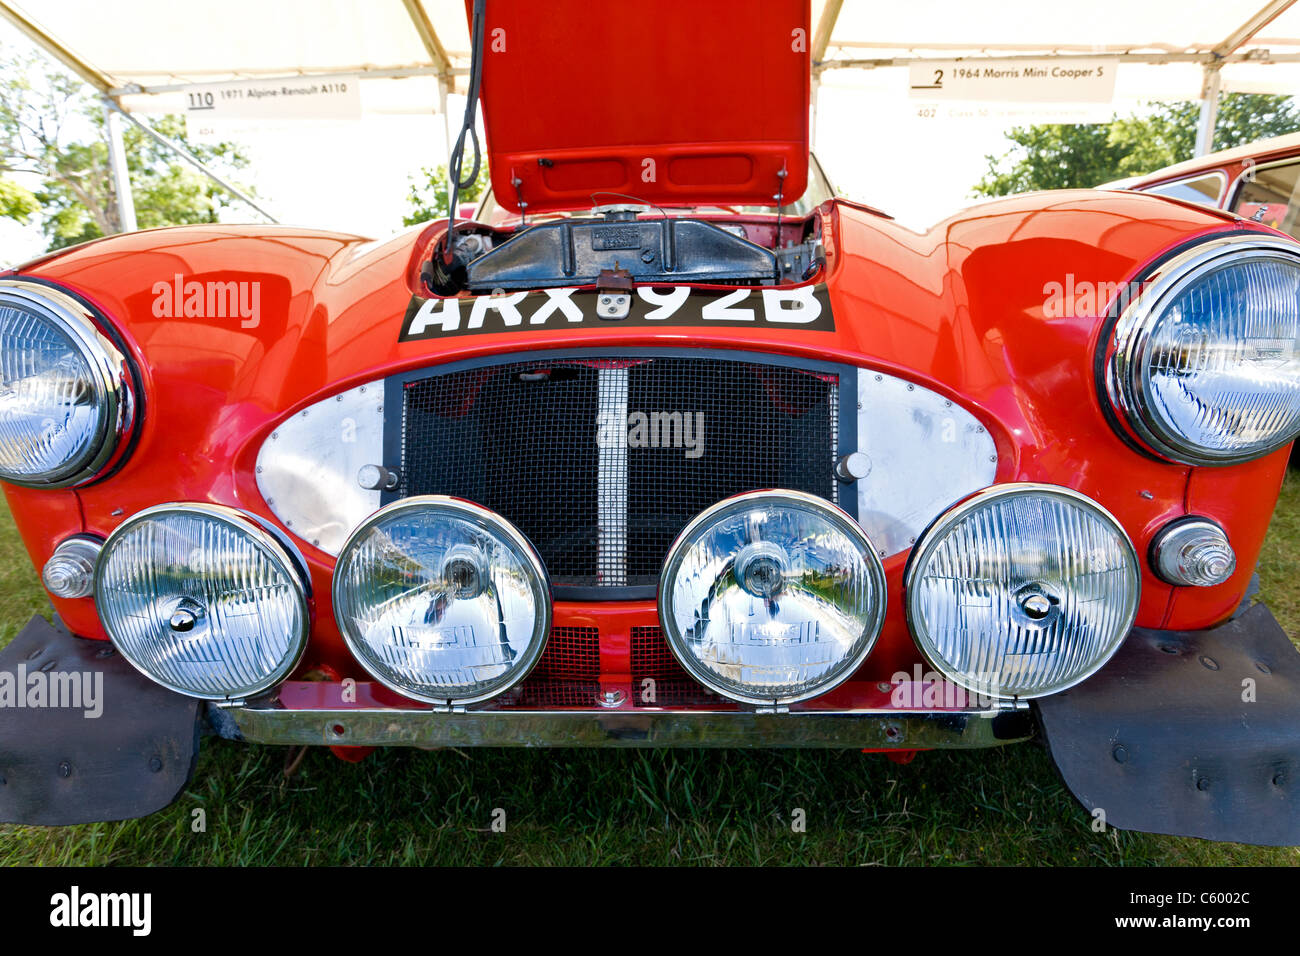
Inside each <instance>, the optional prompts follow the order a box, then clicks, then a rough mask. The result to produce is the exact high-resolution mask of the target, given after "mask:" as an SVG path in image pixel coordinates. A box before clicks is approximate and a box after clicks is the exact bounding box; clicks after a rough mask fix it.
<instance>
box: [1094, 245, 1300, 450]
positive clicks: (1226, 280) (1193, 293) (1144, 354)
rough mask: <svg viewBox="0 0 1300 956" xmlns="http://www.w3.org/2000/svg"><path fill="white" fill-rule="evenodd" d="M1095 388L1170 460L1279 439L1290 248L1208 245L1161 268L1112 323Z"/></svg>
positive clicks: (1299, 296)
mask: <svg viewBox="0 0 1300 956" xmlns="http://www.w3.org/2000/svg"><path fill="white" fill-rule="evenodd" d="M1102 347H1103V348H1105V347H1106V343H1103V346H1102ZM1105 385H1106V390H1107V394H1108V396H1109V398H1110V402H1111V404H1112V405H1113V406H1114V407H1115V408H1116V409H1118V410H1119V411H1120V413H1121V414H1122V416H1123V417H1124V418H1125V420H1126V421H1127V422H1128V424H1129V426H1130V427H1131V428H1132V429H1133V431H1134V432H1135V433H1136V435H1137V436H1138V438H1140V439H1141V441H1142V442H1143V443H1144V444H1146V445H1147V446H1148V447H1149V448H1150V449H1151V450H1152V451H1155V452H1157V453H1158V454H1160V455H1163V456H1164V457H1166V458H1170V459H1173V460H1175V461H1179V462H1184V463H1186V464H1190V465H1224V464H1232V463H1234V462H1240V461H1247V460H1249V459H1252V458H1258V457H1260V456H1261V455H1265V454H1267V453H1268V452H1271V451H1274V450H1275V449H1277V448H1280V447H1281V446H1283V445H1285V444H1286V443H1287V442H1289V441H1291V440H1292V439H1293V438H1295V436H1296V434H1297V433H1298V432H1300V247H1298V246H1296V245H1294V244H1288V243H1285V242H1283V241H1281V240H1273V239H1267V238H1259V237H1250V238H1234V239H1219V240H1214V241H1210V242H1205V243H1202V244H1200V245H1197V246H1195V247H1193V248H1192V249H1189V250H1188V251H1186V252H1183V253H1181V254H1180V255H1177V256H1175V257H1173V258H1172V259H1170V260H1169V261H1168V262H1166V263H1164V264H1162V265H1161V266H1160V267H1159V270H1158V272H1157V273H1156V274H1155V275H1154V276H1153V277H1151V279H1150V280H1149V283H1148V284H1147V285H1146V287H1145V288H1143V289H1141V290H1140V292H1139V293H1138V295H1137V296H1136V298H1135V299H1133V301H1132V302H1131V303H1130V304H1129V306H1128V307H1127V308H1125V310H1124V311H1123V313H1122V314H1121V315H1120V317H1119V320H1118V322H1117V323H1116V326H1115V347H1114V352H1113V353H1112V355H1111V357H1110V360H1109V363H1108V367H1107V372H1106V378H1105Z"/></svg>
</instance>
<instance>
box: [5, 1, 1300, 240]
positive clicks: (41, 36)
mask: <svg viewBox="0 0 1300 956" xmlns="http://www.w3.org/2000/svg"><path fill="white" fill-rule="evenodd" d="M400 2H401V5H402V8H403V9H404V10H405V13H406V17H407V19H408V20H409V22H410V27H411V30H412V31H413V32H414V34H415V36H416V37H418V39H419V42H420V45H421V47H422V48H423V50H424V55H425V58H426V60H427V63H417V64H413V65H410V64H408V65H401V66H372V65H366V66H363V67H360V68H354V69H349V70H348V71H347V72H345V73H344V72H332V71H323V70H322V71H298V72H285V73H282V74H278V75H277V74H273V73H265V74H263V73H259V74H258V76H259V78H263V79H268V80H274V79H302V78H312V79H319V80H330V79H338V78H342V77H345V76H355V75H360V76H361V77H363V78H403V77H411V76H433V77H436V78H437V81H438V111H439V112H441V113H442V116H443V126H444V132H445V133H446V136H447V142H448V143H449V144H450V142H451V129H450V119H449V117H448V110H447V98H448V96H449V94H451V93H452V92H453V91H454V90H455V82H456V78H457V77H458V76H463V75H465V74H467V73H468V69H467V68H466V67H465V66H458V65H457V64H456V63H455V62H454V58H453V57H452V56H451V55H449V54H448V52H447V49H446V47H445V46H444V44H443V42H442V39H441V38H440V37H439V35H438V31H437V30H436V29H435V27H434V24H433V21H432V20H431V19H430V16H429V12H428V10H427V8H426V4H425V3H424V2H423V0H400ZM1296 3H1297V0H1269V2H1267V3H1265V4H1264V5H1263V6H1262V7H1260V8H1259V9H1258V10H1257V11H1256V12H1255V13H1254V14H1253V15H1252V16H1250V17H1249V18H1248V19H1247V20H1246V21H1245V22H1244V23H1242V24H1241V25H1240V26H1239V27H1238V28H1237V29H1235V30H1233V31H1232V32H1231V33H1230V34H1229V35H1228V36H1226V37H1224V38H1223V40H1222V41H1221V42H1219V43H1217V44H1214V45H1213V46H1210V47H1208V48H1204V49H1192V50H1187V51H1181V52H1148V51H1142V50H1128V49H1115V50H1108V51H1106V52H1080V51H1079V50H1078V49H1072V50H1066V49H1062V48H1059V47H1058V48H1055V49H1051V48H1048V49H1042V48H1041V45H1037V46H1032V51H1031V47H1030V46H1029V45H1025V46H1024V47H1023V48H1021V49H1015V48H1011V47H1007V46H1002V47H998V49H999V50H1002V51H1007V52H1002V53H999V54H997V55H994V54H990V53H989V52H988V51H987V49H979V48H975V47H972V46H961V45H956V44H947V45H944V44H931V45H928V46H927V45H926V44H909V45H907V46H908V47H909V48H915V49H932V50H933V49H943V50H945V52H946V51H948V50H952V53H951V55H949V56H946V57H944V58H943V60H944V61H947V60H952V59H959V60H965V61H971V62H979V61H980V60H998V61H1005V60H1017V59H1026V60H1027V59H1034V60H1039V59H1044V58H1048V59H1050V58H1053V57H1059V58H1069V59H1072V60H1088V59H1098V60H1101V59H1104V60H1110V61H1116V60H1117V61H1119V62H1121V63H1142V64H1157V65H1158V64H1170V63H1195V64H1199V65H1200V66H1201V70H1202V76H1203V82H1202V88H1201V109H1200V117H1199V122H1198V127H1197V138H1196V154H1197V155H1203V154H1205V153H1207V152H1209V151H1210V149H1211V144H1212V142H1213V138H1214V130H1215V124H1216V121H1217V115H1218V106H1219V97H1220V90H1221V71H1222V68H1223V67H1224V66H1226V65H1229V64H1235V63H1247V62H1249V63H1300V52H1294V53H1292V52H1286V53H1272V52H1270V51H1268V50H1261V49H1258V48H1254V49H1250V50H1243V48H1244V47H1246V46H1247V44H1249V43H1250V41H1251V40H1252V39H1254V38H1255V37H1257V36H1258V34H1259V33H1260V31H1261V30H1262V29H1263V28H1264V27H1266V26H1268V25H1269V24H1270V23H1272V22H1274V21H1275V20H1276V19H1277V18H1278V17H1280V16H1281V15H1282V14H1283V13H1285V12H1286V11H1287V10H1288V9H1290V8H1291V7H1293V6H1294V5H1295V4H1296ZM820 6H821V12H820V15H819V16H818V17H817V20H816V25H815V27H814V29H813V36H812V45H811V51H810V52H811V59H812V103H811V123H812V135H813V136H814V138H815V132H816V123H817V100H818V91H819V88H820V85H821V78H822V76H823V75H824V74H825V73H826V72H827V71H830V70H853V69H856V70H871V69H878V68H886V67H907V66H910V65H911V64H913V63H928V62H939V59H940V58H938V57H933V56H925V55H912V56H876V57H867V58H861V57H854V56H852V55H849V56H844V55H836V56H828V54H829V53H830V51H831V50H832V49H838V50H839V51H840V52H841V54H842V52H843V51H844V50H845V49H851V47H852V46H854V45H855V44H853V43H846V42H844V41H841V42H840V43H837V42H836V27H837V24H838V22H839V19H840V14H841V12H842V10H843V8H844V6H845V3H844V0H820ZM0 17H3V18H4V19H6V20H7V21H9V22H10V23H11V24H13V25H14V26H15V27H16V28H17V29H18V30H19V31H20V32H22V33H23V34H24V35H26V36H27V37H28V38H29V39H30V40H31V41H32V42H33V43H35V44H36V45H37V46H39V47H40V48H41V49H43V50H45V51H46V52H47V53H49V54H50V55H51V56H52V57H54V58H55V59H56V60H58V61H59V62H60V63H62V64H63V65H64V66H65V67H67V68H68V69H69V70H71V71H72V72H73V73H75V74H76V75H77V76H79V77H80V78H81V79H82V80H84V81H85V82H86V83H88V84H89V85H90V86H91V87H93V88H94V89H95V90H96V91H97V92H98V93H99V95H100V97H101V98H102V99H103V102H104V108H105V111H106V121H107V128H108V134H109V154H110V163H111V167H112V174H113V182H114V188H115V191H116V194H117V198H118V213H119V220H120V222H121V223H122V226H123V228H124V229H128V230H129V229H133V228H134V227H135V222H136V219H135V208H134V201H133V198H132V194H131V185H130V178H129V176H128V173H127V164H126V156H125V152H124V149H123V143H122V130H123V127H124V123H128V122H129V123H131V124H133V125H135V126H136V127H137V128H139V129H140V130H141V131H142V132H143V133H144V134H145V135H146V136H148V137H150V138H151V139H153V140H154V141H155V142H157V143H158V144H159V145H161V146H163V147H164V148H166V149H169V150H171V151H172V152H174V153H175V154H176V155H177V156H179V157H180V158H181V159H183V160H184V161H185V162H187V163H189V164H191V165H192V166H194V167H195V168H196V169H197V170H199V171H200V172H201V173H203V174H204V175H205V176H207V177H209V178H210V179H211V180H212V181H213V182H215V183H217V184H218V185H219V186H220V187H221V188H223V189H225V190H226V191H227V192H229V193H230V194H231V195H232V196H234V197H235V198H237V199H238V200H240V201H241V202H243V203H245V204H246V205H248V206H249V207H250V208H251V209H253V210H255V211H256V212H257V213H258V214H259V215H261V216H263V217H265V218H266V219H267V220H269V221H271V222H275V219H274V218H273V217H272V216H271V215H270V213H268V212H267V211H266V210H265V209H264V208H263V207H262V206H261V205H259V204H258V203H257V202H256V201H255V200H254V199H253V198H252V197H251V196H249V195H248V194H247V193H245V192H244V191H242V190H240V189H239V188H238V187H237V186H235V185H234V184H232V183H230V182H228V181H227V180H226V179H224V178H223V177H222V176H221V175H220V174H218V173H217V172H216V171H214V170H213V169H211V168H209V167H208V166H207V165H206V164H204V163H203V162H202V161H200V160H199V159H198V158H197V157H195V156H194V155H193V154H191V153H190V152H189V151H188V150H186V149H184V148H183V147H182V146H180V145H179V144H178V143H175V142H173V141H171V140H170V139H168V138H167V137H165V136H163V135H162V134H160V133H159V132H158V131H157V130H156V129H154V128H153V127H152V126H151V125H149V124H148V123H146V122H145V121H143V120H141V119H140V118H138V117H136V116H134V115H132V114H131V113H130V112H129V111H128V110H127V109H126V107H125V106H124V105H123V102H122V100H123V97H125V96H138V95H141V94H145V95H151V94H163V93H175V92H181V91H184V90H186V89H190V88H193V87H195V86H197V85H199V84H197V83H193V82H178V83H166V84H151V85H142V84H139V83H128V84H125V85H123V84H121V83H119V82H116V81H115V80H114V79H113V78H112V77H111V76H110V75H109V74H107V73H105V72H103V71H101V70H99V69H97V68H95V67H94V66H93V65H91V64H90V63H89V62H87V61H86V60H85V59H83V58H82V57H81V56H79V55H78V54H77V53H76V52H74V50H73V49H71V48H70V47H69V46H68V45H67V44H66V43H65V42H63V41H62V40H61V39H60V38H59V37H57V36H55V35H53V34H52V33H51V32H50V31H47V30H46V29H44V28H43V27H42V26H40V25H39V24H38V23H36V22H35V21H34V20H32V19H31V18H30V17H28V16H27V15H25V14H24V13H23V12H21V11H20V10H19V9H18V8H17V6H15V5H14V4H13V3H11V2H9V0H0ZM857 45H863V44H857ZM896 46H901V45H896Z"/></svg>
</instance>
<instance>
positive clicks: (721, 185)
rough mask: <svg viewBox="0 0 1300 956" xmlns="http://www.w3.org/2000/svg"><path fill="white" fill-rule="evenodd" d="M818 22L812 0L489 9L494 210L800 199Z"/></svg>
mask: <svg viewBox="0 0 1300 956" xmlns="http://www.w3.org/2000/svg"><path fill="white" fill-rule="evenodd" d="M809 19H810V13H809V4H808V0H710V2H709V3H699V2H696V0H658V2H656V3H655V4H653V6H651V7H647V6H644V5H641V4H635V3H607V4H598V5H596V6H593V5H592V4H591V2H590V0H547V2H546V3H537V2H535V0H493V2H491V3H489V4H488V5H487V12H486V20H485V32H484V51H483V61H482V62H483V81H482V105H483V121H484V126H485V128H486V133H487V149H488V157H489V161H490V163H489V164H490V167H491V172H492V188H493V191H494V193H495V194H496V198H497V201H498V202H499V203H501V204H502V205H504V206H506V207H507V208H509V209H512V210H515V211H518V210H519V208H520V206H519V203H520V199H521V197H522V200H523V202H525V203H527V211H528V212H529V213H534V212H542V211H546V210H555V209H575V208H577V209H581V208H589V207H590V206H591V205H592V204H593V199H592V192H593V191H595V190H606V191H614V192H619V193H629V194H633V195H635V196H636V197H637V198H638V199H641V200H644V201H645V202H650V203H660V204H663V205H674V204H680V205H704V204H725V205H768V206H770V205H774V201H773V199H774V196H775V194H776V193H778V192H781V193H783V195H784V197H785V202H786V203H790V202H794V201H795V200H797V199H798V198H799V197H800V196H802V195H803V192H804V189H805V188H806V185H807V179H808V98H809V82H810V80H809V77H810V75H811V74H810V71H809V47H810V45H811V42H812V39H811V35H810V30H809ZM651 27H653V28H652V29H651ZM682 37H689V38H690V41H689V42H686V43H683V42H681V38H682ZM593 63H597V64H600V74H599V75H600V79H599V81H598V82H593V75H592V74H593ZM782 172H784V173H785V176H784V178H782V176H781V174H782ZM599 201H600V202H619V201H620V200H619V199H617V198H616V197H609V196H604V197H599ZM621 201H623V202H626V201H627V200H626V199H623V200H621Z"/></svg>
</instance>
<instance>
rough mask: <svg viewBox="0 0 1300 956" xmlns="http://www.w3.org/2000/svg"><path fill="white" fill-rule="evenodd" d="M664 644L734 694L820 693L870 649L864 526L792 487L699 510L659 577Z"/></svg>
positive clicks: (873, 617) (877, 581) (874, 606)
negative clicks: (665, 641) (665, 639)
mask: <svg viewBox="0 0 1300 956" xmlns="http://www.w3.org/2000/svg"><path fill="white" fill-rule="evenodd" d="M659 618H660V621H661V623H662V625H663V629H664V634H665V636H666V638H667V641H668V646H669V647H670V648H671V649H672V652H673V654H674V655H675V656H676V657H677V659H678V660H679V661H680V662H681V664H682V666H683V667H685V668H686V670H687V671H688V672H690V673H691V674H692V675H693V676H694V677H695V679H696V680H698V681H700V682H701V683H702V684H704V685H705V686H707V687H710V688H712V689H713V690H715V691H717V692H718V693H719V694H722V695H724V696H726V697H730V698H732V699H733V700H739V701H744V702H746V703H752V704H784V703H791V702H794V701H799V700H806V699H808V698H809V697H815V696H817V695H818V694H822V693H825V692H826V691H828V690H830V689H831V688H832V687H835V686H836V685H838V684H840V683H842V682H843V681H845V680H847V679H848V678H849V677H850V676H852V674H853V672H854V671H856V670H857V669H858V667H859V666H861V664H862V662H863V661H864V660H866V657H867V655H868V654H869V653H871V648H872V645H874V644H875V642H876V638H877V636H879V634H880V629H881V627H882V625H883V624H884V619H885V571H884V568H883V567H882V566H881V563H880V558H879V556H878V555H877V553H876V549H875V547H874V546H873V545H872V543H871V542H870V541H869V540H868V539H867V536H866V535H865V534H864V533H863V531H862V529H861V528H859V527H858V526H857V525H856V524H854V522H853V520H852V519H851V518H849V517H848V515H846V514H844V512H842V511H840V510H839V509H838V508H836V507H835V506H834V505H832V504H830V503H829V502H827V501H824V500H822V499H821V498H817V497H814V496H813V495H808V494H804V493H802V492H797V491H756V492H749V493H747V494H743V495H737V496H735V497H734V498H727V499H726V500H724V501H720V502H719V503H718V504H716V505H713V506H712V507H711V508H707V509H706V510H704V511H703V512H701V513H700V514H699V515H698V516H696V518H695V519H694V520H692V521H691V523H690V524H688V525H687V526H686V528H685V529H684V530H683V531H682V533H681V534H680V535H679V536H678V538H677V540H676V541H675V542H673V546H672V548H671V549H669V551H668V557H667V559H666V561H665V562H664V570H663V575H662V577H661V578H660V581H659Z"/></svg>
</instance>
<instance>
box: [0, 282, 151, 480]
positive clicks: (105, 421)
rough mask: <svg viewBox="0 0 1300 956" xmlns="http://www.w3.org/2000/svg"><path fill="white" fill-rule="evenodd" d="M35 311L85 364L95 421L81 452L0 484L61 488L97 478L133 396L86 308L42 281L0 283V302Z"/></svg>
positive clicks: (125, 370) (126, 369) (129, 420)
mask: <svg viewBox="0 0 1300 956" xmlns="http://www.w3.org/2000/svg"><path fill="white" fill-rule="evenodd" d="M6 301H8V302H10V303H12V304H13V306H14V307H16V308H18V309H21V310H25V311H30V312H34V313H36V315H37V316H38V317H39V318H40V319H41V320H43V321H47V322H49V323H51V324H52V325H53V326H54V327H55V328H56V329H57V330H58V331H60V332H61V333H63V334H64V335H65V336H66V337H67V338H68V339H69V340H70V341H71V342H72V344H73V347H74V348H75V349H76V351H77V354H78V356H79V357H80V358H81V360H82V361H83V362H84V363H85V364H86V367H87V369H88V370H89V373H90V379H91V383H92V386H93V388H94V390H95V403H96V408H97V409H98V412H99V422H98V424H97V427H96V429H95V433H94V436H93V437H92V439H91V441H90V442H89V443H88V444H87V448H86V451H85V452H84V453H83V454H82V455H80V456H79V457H77V458H76V459H74V460H72V461H70V462H65V463H64V464H63V465H61V466H60V467H58V468H55V469H52V470H50V471H49V472H46V473H45V474H43V475H19V476H10V475H5V474H3V473H0V480H3V481H5V482H8V483H9V484H12V485H18V486H20V487H24V488H65V487H69V486H72V485H80V484H85V483H86V482H88V481H91V480H92V479H94V478H96V477H98V476H99V475H100V473H101V472H102V471H103V470H104V468H105V467H106V466H107V465H108V464H109V463H110V462H111V461H112V459H113V456H114V454H115V453H116V452H117V450H118V448H119V446H120V444H121V440H122V438H123V437H124V436H125V435H126V434H127V432H128V431H130V429H131V428H132V426H133V422H134V417H135V408H136V396H135V394H134V391H133V387H132V382H131V374H130V366H129V365H128V363H127V360H126V357H125V355H124V354H123V351H122V349H120V348H119V347H118V345H117V343H115V342H113V341H112V340H110V339H109V338H108V337H107V336H106V335H104V334H103V333H102V332H101V331H100V330H99V327H98V326H97V325H96V323H95V318H94V315H93V314H92V312H91V311H90V309H89V308H88V307H87V306H85V305H84V304H83V303H81V302H79V301H78V300H77V299H75V298H73V297H72V296H71V295H69V294H67V293H65V292H62V291H60V290H58V289H55V288H52V287H50V286H47V285H45V284H43V283H36V282H32V281H25V280H21V279H0V303H4V302H6Z"/></svg>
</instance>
